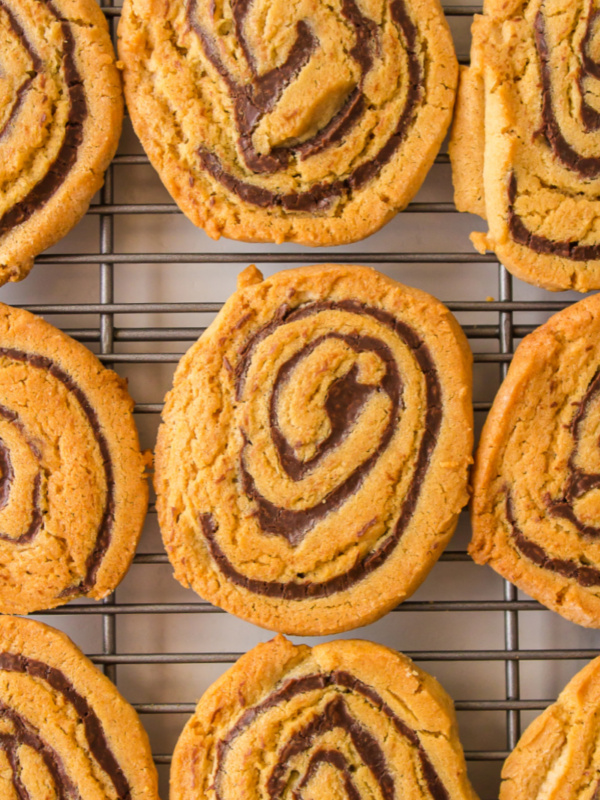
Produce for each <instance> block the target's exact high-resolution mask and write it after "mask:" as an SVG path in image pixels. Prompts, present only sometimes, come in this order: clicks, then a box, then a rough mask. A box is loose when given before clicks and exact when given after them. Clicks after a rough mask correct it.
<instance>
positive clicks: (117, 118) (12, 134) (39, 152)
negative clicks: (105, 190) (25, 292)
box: [0, 0, 123, 285]
mask: <svg viewBox="0 0 600 800" xmlns="http://www.w3.org/2000/svg"><path fill="white" fill-rule="evenodd" d="M0 41H1V42H2V46H1V47H0V285H1V284H3V283H6V282H7V281H18V280H21V279H22V278H24V277H25V276H26V275H27V273H28V272H29V270H30V269H31V267H32V265H33V259H34V256H36V255H37V254H38V253H39V252H41V251H42V250H44V249H45V248H46V247H49V246H50V245H51V244H54V243H55V242H57V241H58V240H59V239H60V238H61V236H64V235H65V234H66V233H67V232H68V231H69V230H70V229H71V228H72V227H73V225H75V223H76V222H77V221H78V220H79V219H80V217H81V216H82V215H83V214H84V213H85V211H86V209H87V207H88V205H89V203H90V200H91V199H92V196H93V195H94V193H95V192H96V191H97V190H98V189H99V188H100V186H101V185H102V180H103V173H104V170H105V169H106V167H107V166H108V164H109V162H110V160H111V158H112V156H113V154H114V152H115V150H116V147H117V142H118V140H119V134H120V131H121V120H122V116H123V99H122V92H121V82H120V77H119V73H118V71H117V68H116V65H115V57H114V51H113V48H112V43H111V40H110V36H109V33H108V27H107V24H106V20H105V18H104V15H103V14H102V12H101V11H100V9H99V8H98V5H97V4H96V3H95V2H94V0H1V2H0Z"/></svg>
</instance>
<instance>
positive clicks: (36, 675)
mask: <svg viewBox="0 0 600 800" xmlns="http://www.w3.org/2000/svg"><path fill="white" fill-rule="evenodd" d="M0 796H1V797H3V798H6V799H7V800H12V798H18V799H19V800H21V799H22V800H70V799H71V798H73V800H75V798H77V800H158V790H157V775H156V769H155V767H154V763H153V761H152V754H151V752H150V745H149V743H148V737H147V735H146V732H145V731H144V729H143V728H142V726H141V724H140V721H139V719H138V717H137V714H136V713H135V711H134V710H133V708H132V707H131V706H130V705H129V703H127V702H126V701H125V700H124V699H123V698H122V697H121V695H120V694H119V692H118V691H117V689H116V687H115V686H113V684H112V683H111V682H110V681H109V680H108V678H105V677H104V675H102V674H101V673H100V672H99V671H98V670H97V669H96V668H95V667H94V665H93V664H92V663H91V662H90V661H88V659H87V658H86V657H85V656H84V655H83V653H82V652H81V650H79V648H78V647H75V645H74V644H73V642H72V641H71V640H70V639H69V638H68V637H67V636H65V634H64V633H61V632H60V631H56V630H54V629H53V628H49V627H48V626H46V625H42V623H41V622H34V621H33V620H24V619H19V618H18V617H1V618H0Z"/></svg>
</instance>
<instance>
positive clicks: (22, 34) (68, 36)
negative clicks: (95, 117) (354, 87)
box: [0, 0, 88, 242]
mask: <svg viewBox="0 0 600 800" xmlns="http://www.w3.org/2000/svg"><path fill="white" fill-rule="evenodd" d="M39 2H40V4H41V5H43V7H44V8H45V9H46V10H47V12H48V13H49V15H50V17H51V19H52V20H54V21H56V22H57V23H58V24H59V26H60V31H61V35H62V55H61V80H62V82H63V83H64V87H65V88H64V95H65V96H66V97H67V99H68V108H69V110H68V114H67V117H66V121H65V123H64V130H63V133H62V141H61V144H60V147H59V148H58V151H57V153H56V155H55V156H54V157H53V158H52V159H51V160H50V161H48V163H47V164H46V166H45V170H44V174H43V176H42V177H40V178H38V179H36V183H35V185H33V186H31V187H30V188H29V189H28V190H27V191H26V193H25V194H24V196H22V197H21V198H20V199H19V200H18V201H17V202H15V203H14V205H12V207H10V208H7V209H5V210H4V211H3V212H2V214H0V242H1V240H2V237H4V236H6V235H7V234H8V233H9V232H10V231H11V230H12V229H13V228H15V227H16V226H18V225H22V224H23V223H24V222H26V221H27V220H28V219H30V217H31V216H32V215H33V214H34V213H35V212H36V211H37V210H38V209H40V208H41V207H43V206H44V205H45V204H46V203H47V202H48V200H49V199H50V198H51V197H52V196H53V195H54V194H55V192H56V191H57V190H58V189H59V188H60V186H61V185H62V184H63V182H64V181H65V179H66V178H67V176H68V175H69V172H70V171H71V170H72V168H73V166H74V164H75V162H76V160H77V154H78V150H79V147H80V145H81V143H82V141H83V124H84V122H85V120H86V118H87V115H88V108H87V101H86V96H85V91H84V88H83V84H82V80H81V76H80V73H79V70H78V68H77V63H76V56H75V37H74V35H73V31H72V29H71V22H70V21H69V20H67V19H65V18H64V17H63V15H62V14H61V13H60V11H59V9H58V8H57V6H56V5H55V4H54V3H52V2H51V0H39ZM0 15H5V17H6V19H7V21H8V27H9V29H10V31H11V32H12V38H14V39H15V40H17V41H18V42H19V43H20V46H21V47H22V49H23V50H24V52H25V53H26V55H27V58H28V60H29V62H30V67H29V69H28V70H27V72H26V73H25V74H24V75H23V80H22V81H21V82H20V85H19V88H18V89H17V92H16V94H15V97H14V98H13V101H12V104H11V110H10V112H9V113H8V115H7V117H6V118H5V122H4V124H3V125H2V127H1V128H0V142H1V140H2V139H3V138H5V137H7V136H8V135H18V131H19V117H20V114H21V112H22V111H23V110H24V107H25V101H26V99H27V95H28V94H29V93H30V92H32V91H33V90H34V88H36V87H38V88H40V90H41V87H43V83H44V81H45V80H47V77H48V76H47V74H46V73H47V71H48V67H47V65H46V64H45V63H44V61H43V60H42V58H41V57H40V56H39V54H38V52H37V48H36V46H35V44H34V42H33V41H32V40H31V39H30V37H29V36H28V34H27V31H26V25H25V24H21V23H20V22H19V21H18V19H17V15H16V14H15V13H14V12H13V11H12V10H11V8H10V7H9V4H8V0H1V2H0ZM0 57H1V56H0ZM43 124H44V125H48V126H49V127H50V126H53V124H54V121H51V122H47V121H46V120H44V121H43ZM18 178H20V175H15V176H13V180H14V181H15V182H16V181H17V179H18Z"/></svg>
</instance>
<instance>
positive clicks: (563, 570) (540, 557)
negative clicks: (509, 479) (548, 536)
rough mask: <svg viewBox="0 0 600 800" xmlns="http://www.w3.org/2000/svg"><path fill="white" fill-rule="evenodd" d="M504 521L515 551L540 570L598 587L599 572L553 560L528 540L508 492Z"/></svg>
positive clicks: (541, 548) (599, 581)
mask: <svg viewBox="0 0 600 800" xmlns="http://www.w3.org/2000/svg"><path fill="white" fill-rule="evenodd" d="M505 512H506V519H507V520H508V523H509V525H510V529H511V535H512V538H513V541H514V543H515V545H516V547H517V550H519V552H520V553H521V554H522V555H524V556H525V557H526V558H528V559H529V560H530V561H532V562H533V563H534V564H536V565H537V566H538V567H541V568H542V569H547V570H549V571H550V572H556V573H557V574H558V575H562V576H563V577H564V578H570V579H571V580H574V581H576V582H577V583H578V584H579V585H580V586H584V587H589V586H600V570H597V569H594V567H588V566H586V565H585V564H582V563H581V562H580V561H573V560H572V559H563V558H553V557H552V556H550V555H549V554H548V553H547V552H546V551H545V550H544V548H543V547H541V546H540V545H539V544H536V543H535V542H533V541H532V540H531V539H529V538H528V537H527V536H525V534H524V533H523V531H522V530H521V529H520V528H519V525H518V523H517V518H516V515H515V511H514V503H513V500H512V496H511V494H510V491H509V490H507V492H506V504H505Z"/></svg>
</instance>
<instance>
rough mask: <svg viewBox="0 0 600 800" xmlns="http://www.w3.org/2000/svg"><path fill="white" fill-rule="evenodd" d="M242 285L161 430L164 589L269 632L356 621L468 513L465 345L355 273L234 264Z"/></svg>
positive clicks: (412, 303)
mask: <svg viewBox="0 0 600 800" xmlns="http://www.w3.org/2000/svg"><path fill="white" fill-rule="evenodd" d="M239 285H240V288H239V289H238V291H237V292H236V293H235V294H234V295H233V296H232V297H231V298H230V299H229V300H228V302H227V303H226V304H225V306H224V308H223V309H222V311H221V312H220V314H219V315H218V317H217V319H216V320H215V321H214V322H213V324H212V325H211V326H210V327H209V328H208V330H207V331H206V333H205V334H204V335H203V336H202V337H201V338H200V340H199V341H198V342H197V343H196V344H195V345H193V347H192V348H191V349H190V350H189V351H188V353H187V354H186V355H185V356H184V358H183V359H182V361H181V362H180V364H179V366H178V368H177V371H176V374H175V379H174V387H173V389H172V391H171V392H170V393H169V394H168V396H167V398H166V405H165V408H164V412H163V423H162V425H161V427H160V429H159V434H158V443H157V449H156V459H155V467H156V471H155V486H156V492H157V510H158V518H159V523H160V527H161V530H162V535H163V539H164V542H165V547H166V549H167V552H168V554H169V558H170V560H171V563H172V564H173V566H174V568H175V577H176V578H177V579H178V580H179V581H180V582H181V583H182V584H183V585H184V586H188V585H189V586H191V587H192V588H193V589H194V590H195V591H196V592H198V594H200V595H201V596H202V597H204V598H205V599H206V600H210V601H211V602H212V603H215V604H216V605H219V606H221V607H222V608H224V609H226V610H227V611H230V612H232V613H234V614H237V615H238V616H240V617H242V618H243V619H247V620H250V621H251V622H254V623H256V624H257V625H261V626H263V627H266V628H270V629H272V630H278V631H280V632H283V633H296V634H303V635H318V634H323V633H332V632H336V631H342V630H348V629H349V628H353V627H357V626H358V625H365V624H367V623H368V622H371V621H373V620H375V619H377V618H378V617H380V616H382V615H383V614H384V613H386V611H389V610H390V609H391V608H393V607H394V606H395V605H396V604H397V603H398V602H400V601H401V600H403V599H405V598H406V597H407V596H408V595H410V594H411V593H412V592H414V591H415V589H416V588H417V586H419V584H420V583H421V582H422V581H423V580H424V578H425V576H426V575H427V573H428V572H429V570H430V569H431V567H432V566H433V564H434V562H435V561H436V560H437V559H438V557H439V555H440V553H441V551H442V549H443V548H444V546H445V545H446V543H447V542H448V540H449V538H450V536H451V535H452V532H453V530H454V527H455V525H456V520H457V516H458V513H459V511H460V509H461V508H462V507H463V505H464V504H465V503H466V501H467V487H466V483H467V468H468V465H469V463H470V460H471V448H472V412H471V403H470V399H471V355H470V351H469V349H468V345H467V342H466V340H465V338H464V335H463V334H462V331H461V329H460V328H459V326H458V324H457V323H456V321H455V320H454V318H453V317H452V315H451V314H450V312H449V311H448V309H447V308H445V306H443V305H442V304H441V303H439V302H438V301H437V300H435V299H434V298H432V297H431V296H430V295H427V294H425V293H424V292H420V291H418V290H416V289H410V288H408V287H405V286H402V285H401V284H398V283H396V282H395V281H393V280H391V279H389V278H387V277H385V276H383V275H381V274H379V273H377V272H375V270H372V269H369V268H366V267H352V266H332V265H326V266H318V267H304V268H300V269H292V270H288V271H285V272H280V273H278V274H276V275H274V276H273V277H271V278H268V279H266V280H264V281H263V280H262V275H261V274H260V272H259V271H258V270H257V269H256V268H255V267H249V268H248V269H247V270H245V271H244V272H243V273H242V274H241V276H240V282H239ZM440 487H443V491H442V489H441V488H440Z"/></svg>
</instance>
